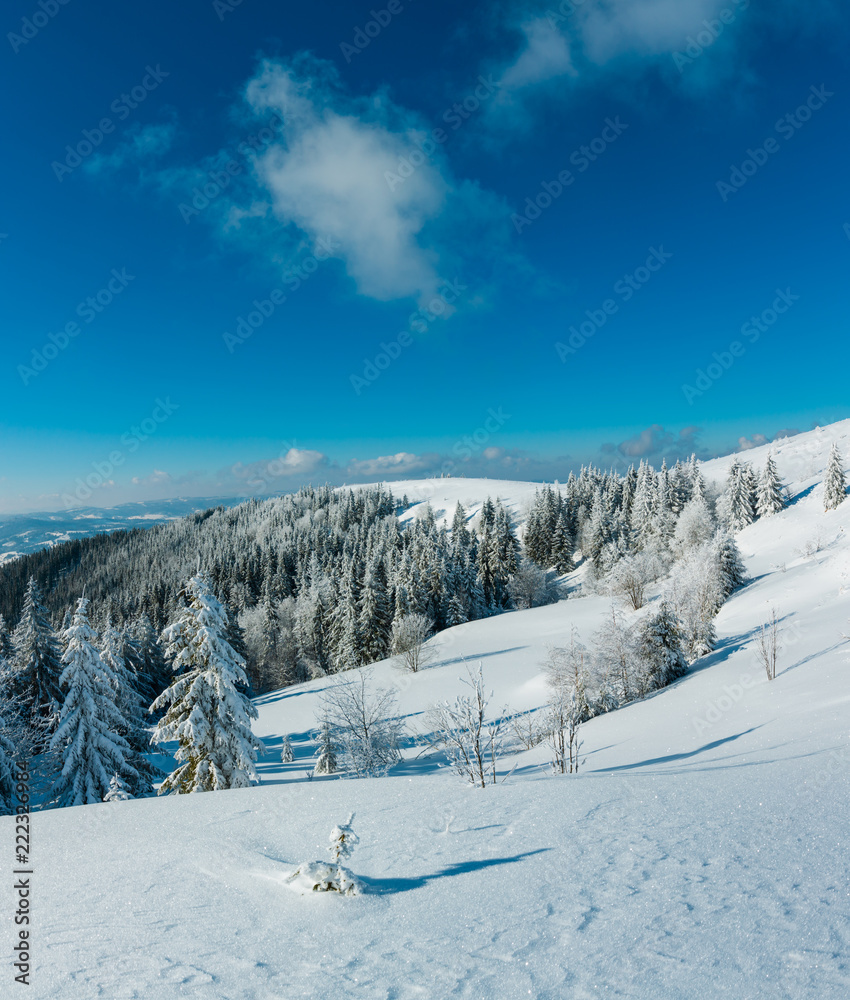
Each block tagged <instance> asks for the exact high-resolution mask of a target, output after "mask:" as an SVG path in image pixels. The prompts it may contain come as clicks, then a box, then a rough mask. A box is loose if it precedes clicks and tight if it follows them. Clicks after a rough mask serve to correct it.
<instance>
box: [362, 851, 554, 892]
mask: <svg viewBox="0 0 850 1000" xmlns="http://www.w3.org/2000/svg"><path fill="white" fill-rule="evenodd" d="M551 850H552V848H551V847H541V848H538V850H536V851H524V852H523V853H522V854H515V855H514V856H513V857H510V858H487V859H486V860H483V861H458V862H457V863H456V864H453V865H449V867H448V868H444V869H443V870H442V871H439V872H435V873H434V874H433V875H419V876H417V877H414V878H366V877H365V876H362V875H361V878H362V880H363V881H364V882H365V883H366V885H368V886H369V890H370V892H374V893H376V894H378V895H386V894H387V893H395V892H410V891H411V890H412V889H422V888H424V887H425V886H426V885H427V884H428V883H429V882H436V880H437V879H441V878H452V877H453V876H455V875H467V874H469V873H470V872H477V871H482V870H483V869H484V868H493V867H495V866H496V865H512V864H515V863H516V862H517V861H523V860H524V859H525V858H530V857H532V856H533V855H535V854H543V853H545V852H546V851H551Z"/></svg>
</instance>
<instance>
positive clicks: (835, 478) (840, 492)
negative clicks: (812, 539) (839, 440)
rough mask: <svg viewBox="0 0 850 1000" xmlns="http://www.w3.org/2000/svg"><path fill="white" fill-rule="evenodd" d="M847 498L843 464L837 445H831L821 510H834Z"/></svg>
mask: <svg viewBox="0 0 850 1000" xmlns="http://www.w3.org/2000/svg"><path fill="white" fill-rule="evenodd" d="M846 496H847V481H846V479H845V476H844V463H843V462H842V460H841V452H840V451H839V450H838V445H837V444H833V445H832V447H831V448H830V450H829V461H828V463H827V466H826V476H825V477H824V481H823V509H824V510H835V508H836V507H837V506H838V505H839V504H841V503H844V498H845V497H846Z"/></svg>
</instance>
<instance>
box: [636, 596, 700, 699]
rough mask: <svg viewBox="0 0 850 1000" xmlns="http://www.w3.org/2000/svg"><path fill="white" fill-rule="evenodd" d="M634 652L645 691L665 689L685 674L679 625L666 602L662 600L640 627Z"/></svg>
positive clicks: (685, 667) (686, 667)
mask: <svg viewBox="0 0 850 1000" xmlns="http://www.w3.org/2000/svg"><path fill="white" fill-rule="evenodd" d="M638 649H639V652H640V657H641V660H642V666H643V688H644V690H646V691H652V690H654V689H655V688H661V687H666V685H668V684H670V683H672V682H673V681H674V680H677V679H678V678H679V677H683V676H684V675H685V673H687V669H688V663H687V659H686V657H685V653H684V651H683V649H682V631H681V626H680V624H679V619H678V618H677V617H676V614H675V612H674V611H673V609H672V607H671V605H670V604H669V603H668V602H667V601H662V602H661V604H660V606H659V608H658V610H657V611H656V612H655V614H653V615H651V616H650V617H649V618H647V619H646V621H644V622H643V623H642V624H641V627H640V635H639V640H638Z"/></svg>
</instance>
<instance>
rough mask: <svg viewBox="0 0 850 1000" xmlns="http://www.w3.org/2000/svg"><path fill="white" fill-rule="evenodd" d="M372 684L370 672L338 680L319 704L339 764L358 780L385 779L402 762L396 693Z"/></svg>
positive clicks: (362, 671)
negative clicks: (382, 777) (383, 776)
mask: <svg viewBox="0 0 850 1000" xmlns="http://www.w3.org/2000/svg"><path fill="white" fill-rule="evenodd" d="M371 680H372V673H371V671H369V670H359V671H358V672H357V674H356V675H355V676H354V677H340V678H339V679H337V680H336V681H335V682H334V683H333V684H331V685H330V686H329V687H327V688H326V689H325V692H324V697H323V700H322V721H323V722H325V721H326V722H327V723H328V725H329V727H330V732H331V739H332V740H333V743H334V745H335V746H336V747H337V748H338V758H337V759H338V763H339V764H340V765H342V768H343V770H344V771H345V772H346V773H347V774H349V775H351V776H353V777H358V778H365V777H370V778H374V777H379V776H381V775H384V774H386V773H387V771H388V770H389V769H390V768H391V767H392V766H393V765H394V764H397V763H398V761H399V760H400V759H401V754H400V753H399V742H400V740H401V738H402V734H403V724H402V722H401V720H400V719H398V718H397V707H396V702H397V697H396V693H395V691H393V690H392V689H391V688H374V687H372V684H371Z"/></svg>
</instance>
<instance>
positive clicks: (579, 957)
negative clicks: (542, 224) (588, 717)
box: [0, 425, 850, 1000]
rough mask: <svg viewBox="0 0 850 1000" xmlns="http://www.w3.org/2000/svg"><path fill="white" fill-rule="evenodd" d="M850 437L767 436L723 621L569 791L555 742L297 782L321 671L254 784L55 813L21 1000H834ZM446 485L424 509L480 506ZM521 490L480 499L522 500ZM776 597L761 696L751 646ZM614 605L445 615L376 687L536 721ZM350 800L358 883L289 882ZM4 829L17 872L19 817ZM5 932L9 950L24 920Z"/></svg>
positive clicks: (632, 712) (280, 726)
mask: <svg viewBox="0 0 850 1000" xmlns="http://www.w3.org/2000/svg"><path fill="white" fill-rule="evenodd" d="M846 433H847V426H846V425H838V426H837V427H835V428H828V429H826V430H825V431H824V432H823V433H822V441H821V440H820V439H819V438H818V437H817V435H818V432H812V433H811V435H800V436H799V437H798V438H794V439H792V441H789V442H783V443H782V444H781V445H779V446H775V447H774V451H775V453H776V454H777V458H778V465H779V469H780V472H781V473H782V474H783V475H784V476H785V478H786V481H787V482H789V484H790V486H791V491H792V493H793V494H794V495H795V501H794V502H793V503H792V505H791V506H790V507H789V508H788V509H787V510H786V511H784V512H782V513H781V514H779V515H776V516H775V517H773V518H770V519H765V520H763V521H760V522H758V523H756V524H755V525H752V526H751V527H749V528H747V529H745V530H744V531H743V532H742V533H741V534H740V536H739V539H738V541H739V545H740V547H741V549H742V552H743V553H744V555H745V561H746V563H747V567H748V571H749V573H750V577H751V579H750V582H749V583H748V584H747V585H746V586H745V587H743V588H741V589H740V590H739V591H738V592H736V593H735V594H734V595H733V596H732V598H731V599H730V600H729V601H728V602H727V604H726V605H725V606H724V608H723V609H722V611H721V613H720V615H719V616H718V618H717V627H718V634H719V638H720V644H719V646H718V648H717V650H716V651H715V652H714V653H712V654H711V655H710V656H707V657H705V658H704V659H702V660H700V661H699V663H698V665H696V667H695V668H694V669H693V670H692V671H691V673H690V674H689V675H688V676H686V677H685V678H683V679H682V680H680V681H679V682H677V683H676V684H674V685H673V686H672V687H670V688H668V689H665V690H664V691H661V692H658V693H656V694H655V695H654V696H652V697H650V698H648V699H646V700H645V701H642V702H639V703H636V704H633V705H630V706H627V707H626V708H624V709H621V710H619V711H617V712H614V713H611V714H610V715H606V716H603V717H600V718H597V719H594V720H592V721H591V722H590V723H588V724H587V725H586V726H584V727H583V730H582V736H583V739H584V746H583V757H584V759H585V763H584V765H583V768H582V771H581V773H580V774H579V775H578V776H563V777H554V776H552V775H550V774H549V773H548V771H547V768H546V753H545V750H544V749H543V748H539V747H538V748H536V749H534V750H531V751H527V752H523V753H519V754H516V755H514V756H512V757H508V758H505V759H504V761H503V762H502V766H501V768H500V783H499V784H498V785H496V786H495V787H489V788H487V789H486V790H481V789H472V788H469V787H467V786H464V785H463V784H461V783H460V782H459V779H457V778H456V777H454V776H453V775H452V774H451V773H449V772H448V771H447V770H445V769H441V768H439V767H438V766H437V764H438V762H437V761H436V760H434V759H432V758H428V757H424V756H420V755H419V752H418V751H417V750H416V748H415V747H413V746H412V745H411V746H409V747H408V748H407V749H406V751H405V760H404V762H403V763H402V764H401V765H400V766H399V767H398V768H397V769H396V770H395V771H394V772H393V776H391V777H387V778H383V779H375V780H359V781H349V780H341V779H336V778H328V779H320V778H317V779H314V780H312V781H308V780H307V779H306V776H305V772H306V770H307V769H308V768H309V767H310V764H311V760H310V754H311V753H312V750H313V748H312V746H311V744H310V743H309V737H310V733H311V731H312V730H313V728H314V727H315V713H316V710H317V708H318V704H319V699H320V696H321V691H322V688H323V687H324V686H325V685H326V684H327V683H328V682H327V681H316V682H312V683H310V684H306V685H302V686H299V687H296V688H289V689H285V690H283V691H281V692H277V693H274V694H271V695H268V696H265V697H263V698H261V699H259V700H258V705H259V710H260V719H259V723H258V725H257V726H256V727H255V728H256V730H257V732H258V733H259V735H261V736H262V737H263V739H264V740H265V741H266V746H267V749H268V752H267V754H266V756H265V758H264V759H263V760H262V762H261V767H260V770H261V776H262V785H261V786H260V787H258V788H255V789H251V790H246V791H239V792H236V791H234V792H228V793H224V794H214V795H200V796H187V797H180V798H171V799H167V800H158V801H156V800H154V801H151V800H147V801H141V802H129V803H115V804H108V805H107V804H105V805H102V806H89V807H84V808H77V809H67V810H63V811H55V812H50V813H43V814H38V815H37V816H36V817H35V826H34V829H35V840H34V843H35V845H36V848H35V855H34V860H35V871H36V874H35V875H34V876H33V878H34V900H35V902H34V908H35V910H34V911H35V913H36V923H35V924H34V926H33V936H34V941H35V952H34V953H35V955H36V970H35V972H34V975H33V977H32V981H33V987H31V989H32V994H33V995H34V996H36V997H45V998H46V997H51V998H53V997H56V998H80V1000H82V998H85V1000H88V998H90V997H95V996H103V997H109V998H116V1000H117V998H129V997H140V998H145V1000H157V998H172V997H177V996H193V997H198V998H203V1000H207V998H210V1000H212V998H220V997H221V998H223V997H227V998H229V1000H231V998H245V1000H249V998H250V1000H257V998H262V1000H265V998H272V997H274V998H278V997H281V996H285V997H305V998H306V997H309V998H334V1000H336V998H345V997H358V998H360V997H366V998H370V1000H372V998H375V1000H378V998H380V1000H389V998H393V1000H414V998H428V1000H435V998H439V1000H442V998H444V997H445V998H447V997H459V998H469V1000H485V998H494V1000H495V998H498V1000H514V998H519V997H535V998H545V1000H556V998H557V1000H561V998H564V997H570V998H573V997H575V998H580V1000H586V998H590V997H601V996H609V997H624V998H625V997H629V998H640V1000H656V998H658V1000H660V998H664V1000H691V998H693V1000H697V998H698V1000H704V998H715V997H726V996H728V997H735V998H741V1000H762V998H770V1000H773V998H783V1000H846V998H847V997H848V996H850V888H848V887H850V855H849V854H848V849H847V848H848V840H847V837H848V833H847V831H848V830H850V794H848V793H850V777H848V775H850V643H847V642H846V641H845V639H844V636H843V633H845V632H850V624H849V623H848V618H850V601H848V593H847V588H848V573H850V502H846V503H845V504H843V505H842V506H841V507H839V508H838V509H837V510H835V511H832V512H830V513H826V514H825V513H824V512H823V505H822V502H821V495H820V494H821V487H820V485H819V483H820V478H821V476H822V470H823V467H824V465H825V456H826V451H827V450H828V447H829V444H830V443H831V441H832V440H833V438H836V437H839V438H840V435H841V434H845V435H846ZM813 441H814V442H817V443H818V444H817V447H818V451H817V453H815V447H814V445H813V444H812V442H813ZM821 444H822V445H823V447H821ZM809 449H811V451H809ZM847 452H848V449H847V448H845V454H847ZM746 457H747V458H753V459H755V461H756V463H757V464H760V462H761V461H762V457H761V456H759V454H758V451H754V452H751V453H750V454H749V455H748V456H746ZM794 469H798V472H797V473H794ZM709 471H711V470H709ZM715 472H716V474H717V475H718V476H722V474H723V469H722V465H721V464H720V463H718V465H717V469H716V470H715ZM436 482H437V483H438V484H440V486H441V488H442V487H443V484H446V486H445V488H444V492H442V493H439V494H437V493H434V494H432V495H431V496H430V497H429V499H430V502H431V504H432V506H434V507H435V509H436V508H438V507H441V508H442V507H445V508H446V509H448V510H451V509H453V502H452V501H453V500H455V498H456V497H457V498H460V499H462V500H463V502H464V503H465V504H466V505H467V506H468V507H472V506H474V504H473V503H472V501H473V499H474V498H475V496H477V495H478V494H480V483H478V484H476V482H475V481H466V480H447V481H446V480H442V481H441V480H438V481H436ZM399 485H400V484H399ZM504 485H505V486H506V487H507V486H510V487H511V488H513V489H514V491H515V492H514V493H513V494H511V493H510V492H508V490H507V489H506V490H505V491H504V493H502V492H501V490H499V491H496V492H494V493H493V494H492V495H494V496H495V495H497V493H498V495H500V496H502V497H503V499H505V500H506V501H508V502H515V503H518V504H521V503H522V502H523V501H524V496H523V495H522V494H521V492H520V491H519V489H518V487H517V484H504ZM394 489H395V486H394ZM454 490H458V491H460V492H458V493H454V492H451V491H454ZM398 492H399V494H401V492H403V490H402V489H399V490H398ZM407 492H408V495H409V496H410V498H411V499H414V496H413V490H412V489H408V490H407ZM532 493H533V489H532ZM484 495H486V494H484ZM480 499H483V495H482V496H480ZM771 606H775V607H776V609H777V611H778V613H779V616H780V618H781V626H782V630H783V631H782V647H783V648H782V651H781V653H780V660H779V671H778V676H777V678H776V680H775V681H773V682H768V681H767V680H766V678H765V676H764V673H763V671H762V668H761V667H760V665H759V664H758V662H757V660H756V658H755V655H754V639H755V633H756V630H757V628H758V626H759V625H760V623H761V622H762V621H764V620H765V618H766V617H767V615H768V613H769V608H770V607H771ZM605 611H606V602H605V601H604V600H603V599H601V598H581V599H575V600H569V601H564V602H562V603H560V604H558V605H555V606H552V607H547V608H539V609H534V610H531V611H523V612H514V613H511V614H506V615H502V616H499V617H497V618H493V619H488V620H485V621H480V622H472V623H469V624H466V625H462V626H458V627H457V628H454V629H451V630H448V631H446V632H444V633H441V634H440V635H439V636H437V637H435V639H433V640H432V645H433V647H434V653H435V659H434V661H433V662H432V664H431V665H429V666H428V667H427V669H425V670H423V671H422V672H421V673H419V674H417V675H414V676H411V675H405V674H402V673H400V672H399V670H398V668H397V667H395V666H394V665H393V664H392V663H387V662H385V663H381V664H377V665H375V666H374V667H373V668H372V669H373V672H374V680H375V682H376V683H381V684H384V685H393V686H394V687H395V688H396V689H397V690H398V696H399V705H400V710H401V712H402V713H403V714H404V716H405V719H406V722H407V724H408V728H409V731H410V732H411V733H413V732H415V730H416V729H417V727H419V726H421V725H422V713H423V712H424V710H425V708H426V707H427V705H428V704H429V702H431V701H432V700H434V699H435V698H437V697H451V696H452V695H453V694H454V693H455V692H456V691H458V690H460V684H459V681H458V679H457V678H458V676H459V675H460V674H461V673H462V672H463V669H464V665H465V663H464V661H466V662H468V663H469V664H471V665H477V664H478V663H479V662H480V663H481V664H482V666H483V670H484V673H485V677H486V680H487V683H488V686H490V687H492V688H493V689H494V698H493V706H494V708H495V709H496V710H498V709H499V708H500V707H501V706H502V705H506V706H507V707H508V708H509V710H510V711H512V712H520V711H528V710H533V709H535V708H537V707H538V706H540V705H541V704H542V702H543V699H544V685H543V680H542V677H541V670H540V667H541V661H542V660H543V657H544V656H545V652H546V648H547V646H549V645H551V644H556V643H562V642H564V641H566V639H567V638H568V636H569V633H570V629H571V627H572V626H573V625H575V627H576V628H577V629H578V630H579V632H580V634H581V637H582V638H583V639H584V640H585V641H586V642H587V641H589V640H590V638H591V635H592V632H593V631H594V630H595V629H596V628H597V627H598V624H599V622H600V620H601V618H602V616H603V615H604V614H605ZM284 734H289V736H290V738H291V740H292V743H293V746H294V749H295V754H296V759H295V761H294V762H293V763H292V764H290V765H283V764H281V763H280V747H281V741H282V739H283V736H284ZM352 810H353V811H356V819H355V824H354V826H355V829H356V830H357V832H358V834H359V835H360V838H361V846H360V847H359V848H358V850H357V851H356V852H355V854H354V857H353V858H352V859H351V861H350V867H351V868H352V869H353V870H354V871H355V872H356V873H357V874H358V875H360V876H362V877H363V878H364V880H366V882H367V883H368V886H369V890H370V891H369V892H368V893H367V894H366V895H363V896H360V897H356V898H353V899H341V898H338V897H331V898H329V897H328V896H327V895H322V896H317V897H315V898H314V897H306V898H302V897H299V896H296V895H295V894H293V893H292V892H290V891H288V890H287V889H286V888H285V887H284V886H283V884H282V876H283V874H284V873H286V872H287V871H289V870H291V868H293V867H294V866H295V865H296V864H297V863H299V862H301V861H305V860H309V859H311V858H322V857H323V855H324V853H325V847H326V843H327V837H328V833H329V832H330V829H331V827H332V826H333V825H334V824H335V823H337V822H339V821H341V820H344V819H345V818H346V816H347V815H348V813H349V812H350V811H352ZM0 838H2V842H3V843H5V844H7V845H8V846H7V850H8V851H9V855H10V857H11V842H12V828H11V821H10V820H9V819H8V818H2V819H0ZM4 921H5V923H4V941H3V946H4V947H5V948H6V953H7V954H9V953H10V951H9V948H10V944H9V942H10V940H11V934H12V930H13V927H12V923H11V908H7V912H6V913H5V914H4Z"/></svg>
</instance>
